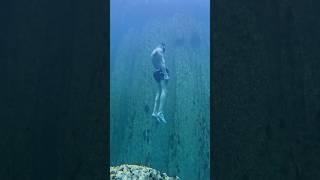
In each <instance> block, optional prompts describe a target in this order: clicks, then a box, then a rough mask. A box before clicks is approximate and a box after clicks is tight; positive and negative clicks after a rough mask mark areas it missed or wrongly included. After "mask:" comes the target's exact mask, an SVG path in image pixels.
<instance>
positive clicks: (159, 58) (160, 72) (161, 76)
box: [151, 43, 169, 123]
mask: <svg viewBox="0 0 320 180" xmlns="http://www.w3.org/2000/svg"><path fill="white" fill-rule="evenodd" d="M165 51H166V47H165V44H164V43H160V44H159V45H158V46H157V47H156V48H155V49H154V50H153V51H152V53H151V59H152V64H153V67H154V68H155V70H154V72H153V78H154V79H155V81H156V82H157V86H158V89H157V92H156V97H155V101H154V107H153V112H152V115H151V116H152V117H153V118H155V119H156V120H158V121H159V122H160V121H162V122H163V123H167V121H166V120H165V118H164V114H163V106H164V104H165V100H166V96H167V84H168V81H169V70H168V68H167V67H166V62H165V59H164V53H165Z"/></svg>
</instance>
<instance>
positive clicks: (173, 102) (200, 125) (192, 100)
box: [110, 0, 210, 180]
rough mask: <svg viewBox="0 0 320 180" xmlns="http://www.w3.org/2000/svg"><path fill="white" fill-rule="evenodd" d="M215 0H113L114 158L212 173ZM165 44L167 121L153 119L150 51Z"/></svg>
mask: <svg viewBox="0 0 320 180" xmlns="http://www.w3.org/2000/svg"><path fill="white" fill-rule="evenodd" d="M209 14H210V13H209V0H198V1H196V0H190V1H187V2H186V1H182V0H176V1H169V0H167V1H165V0H164V1H152V0H149V1H148V0H136V1H133V0H131V1H128V0H122V1H120V0H111V64H110V67H111V71H110V72H111V79H110V86H111V87H110V88H111V89H110V90H111V92H110V93H111V97H110V98H111V102H110V108H111V109H110V110H111V124H110V125H111V139H110V140H111V144H110V148H111V149H110V150H111V154H110V158H111V162H110V163H111V165H112V166H115V165H120V164H139V165H145V166H149V167H152V168H155V169H157V170H160V171H162V172H166V173H167V174H168V175H170V176H179V177H180V178H181V179H188V180H198V179H199V180H206V179H209V174H210V173H209V169H210V162H209V159H210V157H209V154H210V143H209V140H210V128H209V125H210V111H209V108H210V107H209V106H210V103H209V91H210V50H209V49H210V36H209V32H210V26H209V19H210V18H209ZM160 42H165V43H166V53H165V59H166V65H167V67H168V69H169V70H170V80H169V83H168V87H167V89H168V95H167V100H166V104H165V108H164V113H165V117H166V120H167V122H168V123H167V124H162V123H158V122H157V121H155V120H154V119H152V118H151V113H152V110H153V104H154V97H155V93H156V90H157V83H156V82H155V80H154V79H153V76H152V75H153V66H152V63H151V59H150V54H151V52H152V50H153V49H154V48H155V47H156V46H157V45H158V44H159V43H160Z"/></svg>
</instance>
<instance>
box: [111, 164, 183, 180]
mask: <svg viewBox="0 0 320 180" xmlns="http://www.w3.org/2000/svg"><path fill="white" fill-rule="evenodd" d="M110 179H111V180H180V178H179V177H169V176H167V174H166V173H161V172H160V171H158V170H155V169H152V168H150V167H146V166H138V165H128V164H123V165H120V166H115V167H113V166H111V167H110Z"/></svg>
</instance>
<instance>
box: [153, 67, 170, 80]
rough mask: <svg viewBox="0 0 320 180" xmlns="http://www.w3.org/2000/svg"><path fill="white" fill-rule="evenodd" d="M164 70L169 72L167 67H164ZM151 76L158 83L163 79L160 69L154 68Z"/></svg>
mask: <svg viewBox="0 0 320 180" xmlns="http://www.w3.org/2000/svg"><path fill="white" fill-rule="evenodd" d="M166 71H167V73H168V74H169V70H168V68H166ZM153 78H154V80H156V81H157V82H158V83H159V82H160V81H161V80H164V74H163V72H162V70H156V71H155V72H154V73H153Z"/></svg>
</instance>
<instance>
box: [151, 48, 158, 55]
mask: <svg viewBox="0 0 320 180" xmlns="http://www.w3.org/2000/svg"><path fill="white" fill-rule="evenodd" d="M157 53H158V54H160V52H159V48H155V49H154V50H153V51H152V53H151V57H153V56H155V55H156V54H157Z"/></svg>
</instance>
